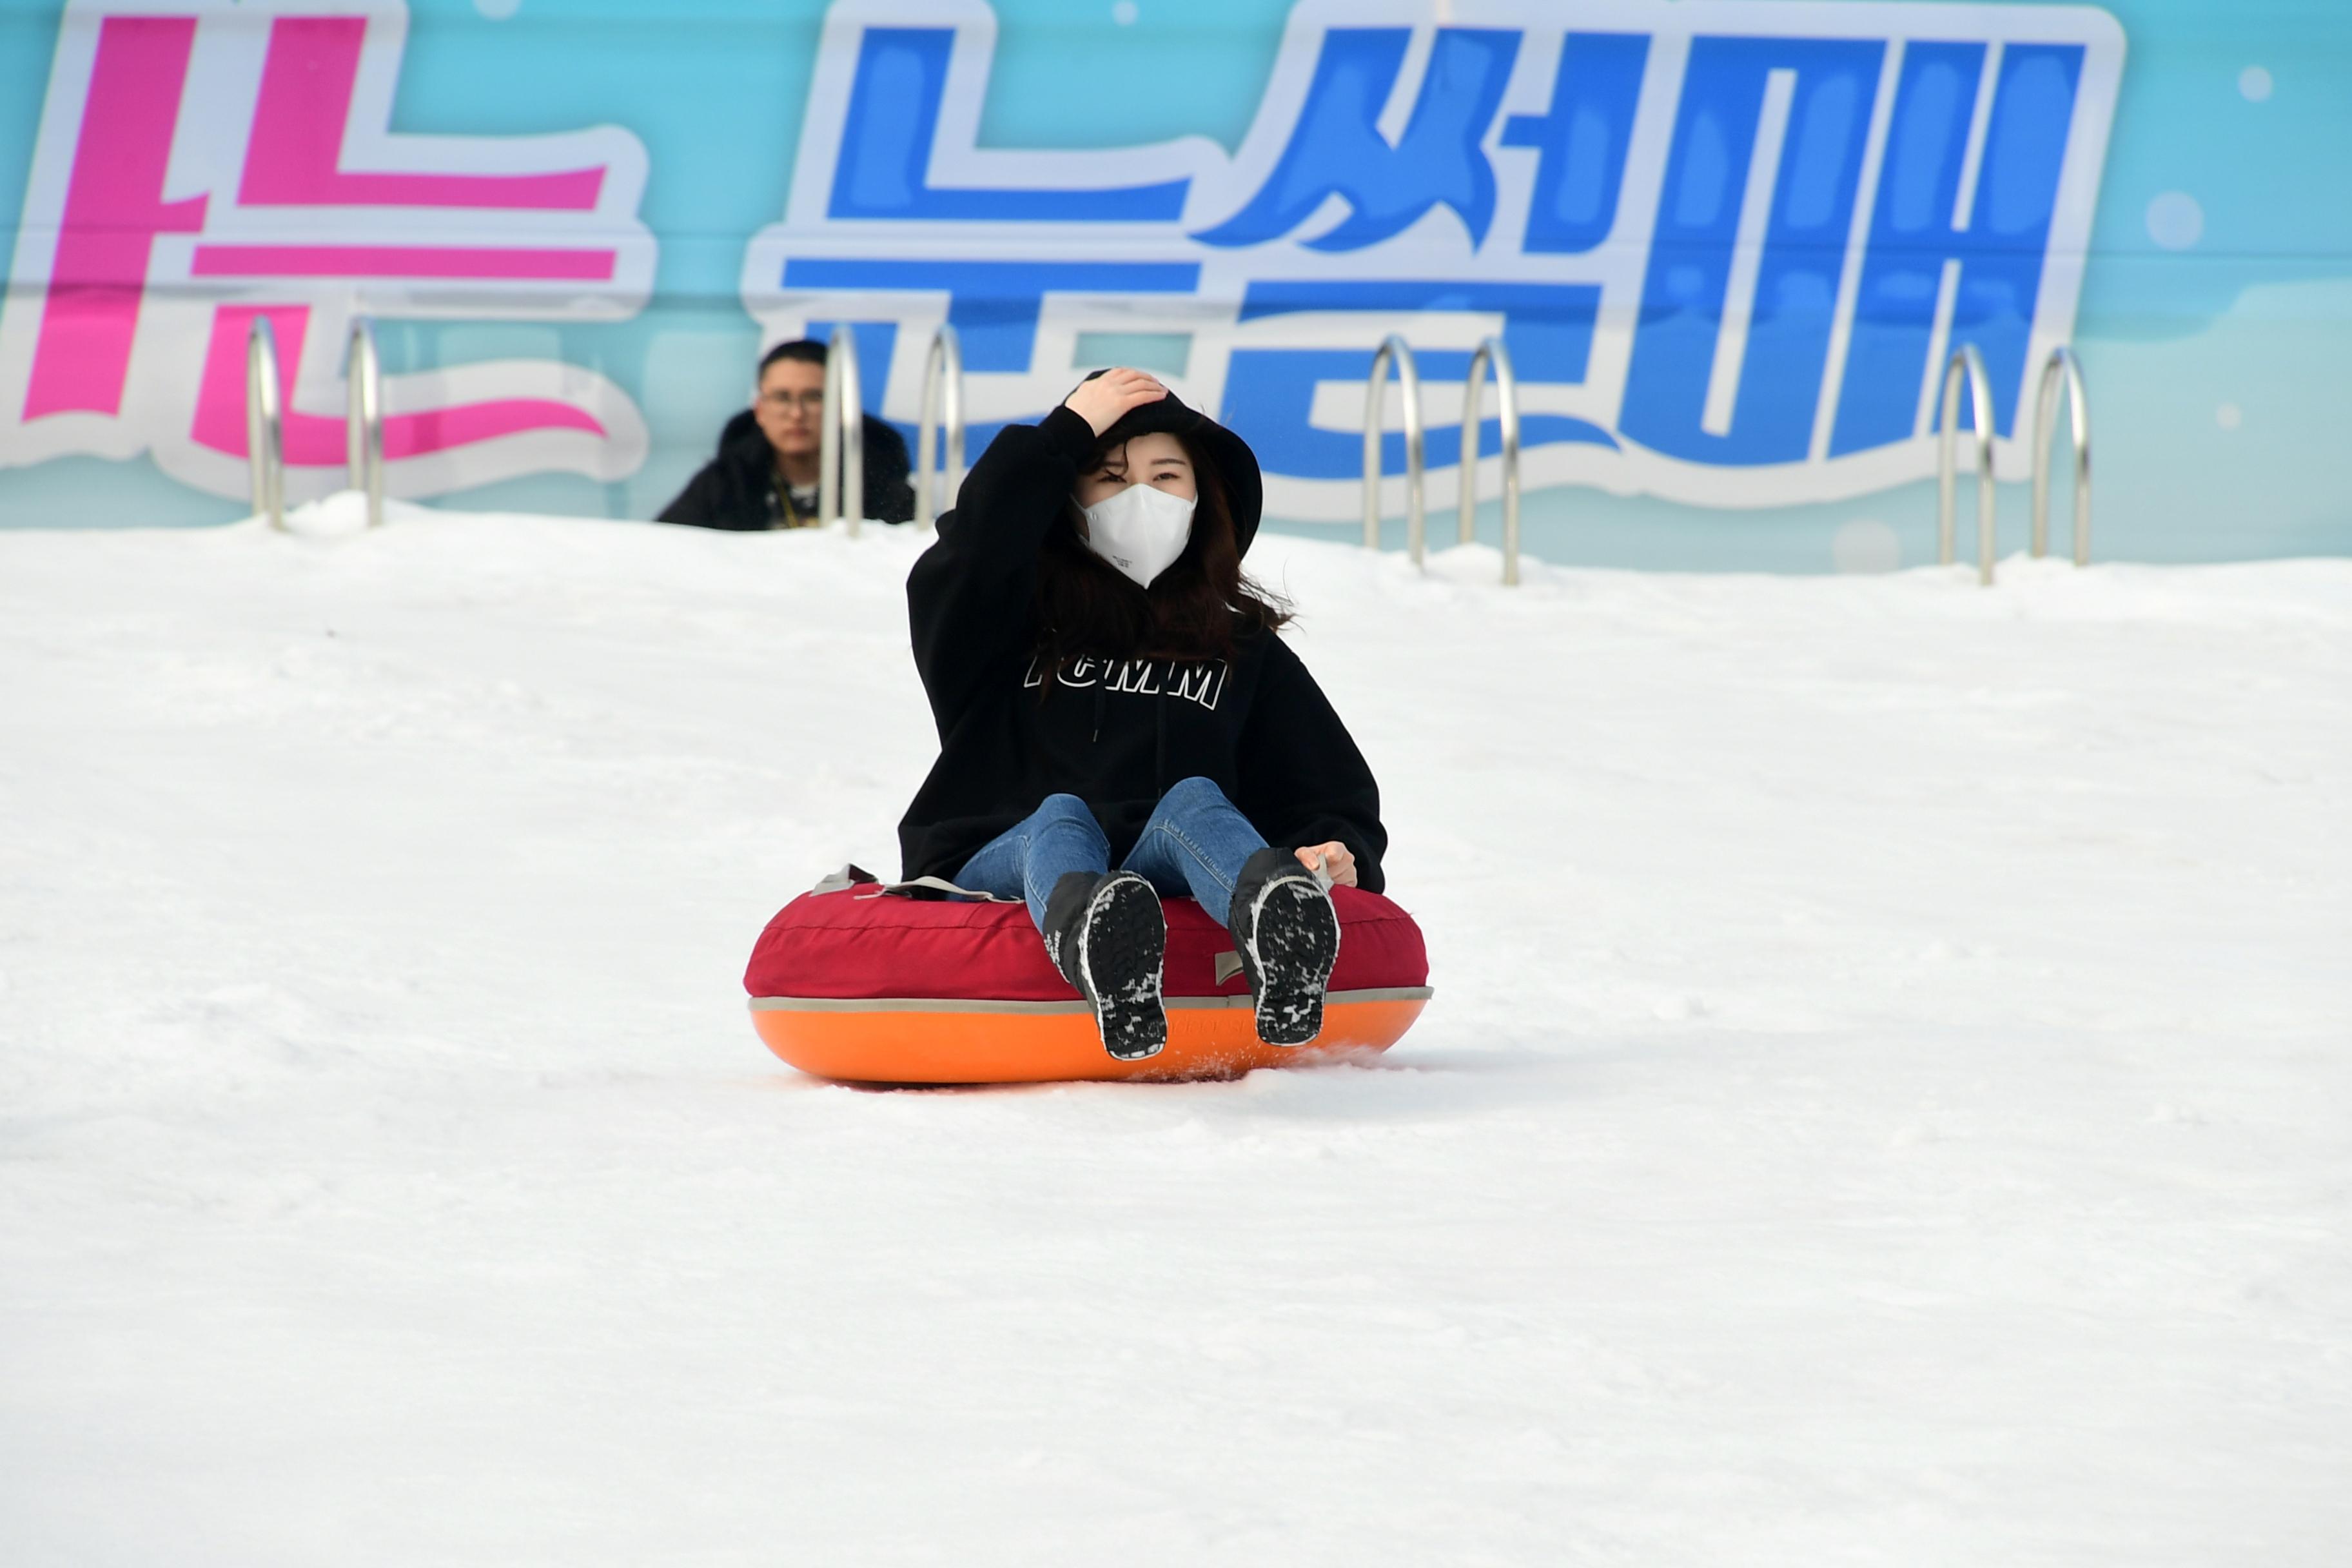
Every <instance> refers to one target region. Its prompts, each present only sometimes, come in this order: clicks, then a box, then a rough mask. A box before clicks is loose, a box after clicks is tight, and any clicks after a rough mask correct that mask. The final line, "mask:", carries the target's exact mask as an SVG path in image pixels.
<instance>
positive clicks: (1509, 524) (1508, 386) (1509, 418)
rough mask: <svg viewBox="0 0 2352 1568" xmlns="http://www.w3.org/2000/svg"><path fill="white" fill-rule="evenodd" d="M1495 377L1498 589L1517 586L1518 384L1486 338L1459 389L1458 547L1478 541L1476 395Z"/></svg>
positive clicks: (1506, 358)
mask: <svg viewBox="0 0 2352 1568" xmlns="http://www.w3.org/2000/svg"><path fill="white" fill-rule="evenodd" d="M1490 366H1491V367H1492V368H1493V370H1494V373H1495V395H1496V397H1497V398H1499V399H1500V400H1501V404H1502V408H1501V412H1502V419H1503V586H1505V587H1506V588H1515V587H1517V586H1518V582H1519V378H1518V376H1517V374H1516V373H1515V372H1513V370H1512V369H1511V351H1510V350H1508V349H1507V348H1505V347H1504V346H1503V340H1502V339H1500V338H1486V339H1485V340H1483V341H1481V342H1480V343H1479V344H1478V352H1477V353H1474V354H1472V355H1471V356H1470V374H1469V375H1468V376H1467V377H1466V378H1465V381H1466V384H1465V386H1464V387H1463V389H1462V542H1463V543H1465V544H1467V543H1469V542H1471V541H1472V540H1474V539H1475V538H1477V537H1478V433H1479V431H1480V430H1481V429H1482V428H1483V427H1484V426H1483V424H1482V422H1481V421H1480V419H1479V417H1478V405H1479V404H1480V403H1481V402H1482V401H1483V399H1482V397H1481V396H1480V395H1481V394H1482V393H1484V392H1485V391H1486V372H1487V369H1488V367H1490Z"/></svg>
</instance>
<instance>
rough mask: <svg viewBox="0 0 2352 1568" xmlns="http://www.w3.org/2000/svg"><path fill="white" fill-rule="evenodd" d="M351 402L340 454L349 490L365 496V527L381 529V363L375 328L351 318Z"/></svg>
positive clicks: (344, 422)
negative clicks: (376, 345)
mask: <svg viewBox="0 0 2352 1568" xmlns="http://www.w3.org/2000/svg"><path fill="white" fill-rule="evenodd" d="M350 358H351V370H350V379H351V402H350V405H349V411H348V413H347V414H346V416H345V417H344V420H343V455H344V459H345V461H346V463H347V464H348V465H349V468H350V470H351V481H352V489H355V490H360V491H363V492H364V493H365V494H366V496H367V525H368V526H369V527H370V528H381V527H383V360H382V359H380V358H379V357H378V356H377V354H376V351H375V326H374V324H373V322H371V321H369V320H368V319H367V318H366V317H365V316H353V317H352V335H351V354H350Z"/></svg>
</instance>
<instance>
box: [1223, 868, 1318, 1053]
mask: <svg viewBox="0 0 2352 1568" xmlns="http://www.w3.org/2000/svg"><path fill="white" fill-rule="evenodd" d="M1249 947H1250V950H1251V951H1250V952H1246V953H1244V955H1243V956H1244V957H1245V958H1246V959H1247V960H1248V961H1249V970H1250V979H1251V982H1252V984H1253V985H1254V987H1255V990H1256V992H1257V1037H1258V1038H1259V1039H1261V1040H1264V1041H1265V1043H1266V1044H1267V1045H1269V1046H1304V1045H1307V1044H1310V1043H1311V1042H1312V1041H1313V1040H1314V1039H1315V1037H1317V1036H1318V1035H1320V1034H1321V1033H1322V1032H1323V993H1324V991H1325V989H1326V988H1327V987H1328V985H1329V984H1330V983H1331V965H1332V964H1333V963H1335V962H1336V961H1337V960H1338V959H1339V912H1338V911H1337V910H1334V909H1332V907H1331V899H1330V895H1329V894H1328V893H1326V892H1324V891H1323V889H1321V888H1320V887H1318V885H1317V884H1315V883H1314V882H1312V881H1309V880H1307V879H1305V878H1302V877H1283V878H1280V879H1276V880H1275V881H1273V882H1271V883H1268V884H1267V886H1266V888H1265V891H1264V892H1262V893H1260V894H1259V895H1258V903H1257V910H1256V913H1255V917H1254V918H1253V919H1252V920H1251V921H1250V941H1249Z"/></svg>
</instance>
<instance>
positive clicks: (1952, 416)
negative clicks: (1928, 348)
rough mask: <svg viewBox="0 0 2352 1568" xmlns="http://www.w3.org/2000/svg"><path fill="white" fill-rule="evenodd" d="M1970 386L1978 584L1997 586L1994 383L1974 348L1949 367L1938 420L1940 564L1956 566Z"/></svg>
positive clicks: (1960, 352)
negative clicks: (1965, 400) (1964, 413)
mask: <svg viewBox="0 0 2352 1568" xmlns="http://www.w3.org/2000/svg"><path fill="white" fill-rule="evenodd" d="M1964 378H1965V379H1966V381H1967V382H1968V387H1969V424H1971V425H1972V426H1975V430H1974V432H1973V433H1974V435H1975V436H1976V440H1977V582H1978V583H1979V584H1982V585H1984V586H1987V587H1990V586H1991V584H1992V543H1993V541H1992V531H1993V489H1992V418H1993V415H1992V379H1991V377H1990V376H1988V375H1987V374H1985V363H1984V355H1982V354H1980V353H1977V346H1976V344H1974V343H1962V344H1961V345H1960V346H1959V347H1958V348H1957V349H1955V350H1954V351H1953V352H1952V357H1951V358H1950V359H1949V360H1948V361H1946V362H1945V363H1944V410H1943V413H1942V414H1941V415H1940V416H1937V421H1936V559H1937V561H1939V562H1941V563H1943V564H1945V565H1947V566H1948V565H1950V564H1951V562H1952V514H1953V512H1954V511H1955V510H1957V508H1958V502H1959V488H1960V481H1959V436H1960V418H1959V410H1960V383H1961V381H1962V380H1963V379H1964Z"/></svg>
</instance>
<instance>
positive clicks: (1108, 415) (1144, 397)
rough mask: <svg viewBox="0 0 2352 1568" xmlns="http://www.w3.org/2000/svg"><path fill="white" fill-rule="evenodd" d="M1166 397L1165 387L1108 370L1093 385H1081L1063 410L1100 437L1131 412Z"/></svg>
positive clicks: (1134, 373) (1137, 373) (1134, 374)
mask: <svg viewBox="0 0 2352 1568" xmlns="http://www.w3.org/2000/svg"><path fill="white" fill-rule="evenodd" d="M1167 395H1168V389H1167V388H1166V387H1164V386H1162V385H1160V383H1159V381H1158V380H1157V379H1156V378H1154V377H1152V376H1150V375H1147V374H1144V373H1143V372H1141V371H1139V370H1107V371H1105V372H1103V373H1102V374H1100V375H1098V376H1097V377H1095V378H1094V379H1093V380H1092V381H1085V382H1080V383H1079V384H1078V389H1077V390H1076V392H1073V393H1072V394H1070V395H1069V398H1068V400H1067V401H1066V402H1065V403H1064V404H1063V406H1064V407H1065V408H1067V409H1068V410H1069V411H1070V412H1071V413H1073V414H1075V415H1076V416H1078V417H1079V418H1081V419H1083V420H1085V421H1086V422H1087V424H1088V425H1090V426H1093V427H1094V432H1095V434H1096V435H1097V436H1099V435H1101V434H1102V433H1103V432H1104V431H1106V430H1108V429H1109V428H1110V427H1111V426H1114V425H1116V424H1118V422H1119V420H1120V418H1121V417H1122V416H1125V415H1126V414H1127V413H1128V412H1129V410H1130V409H1136V408H1140V407H1142V406H1143V405H1145V404H1147V403H1157V402H1159V401H1160V399H1161V398H1163V397H1165V396H1167Z"/></svg>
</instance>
